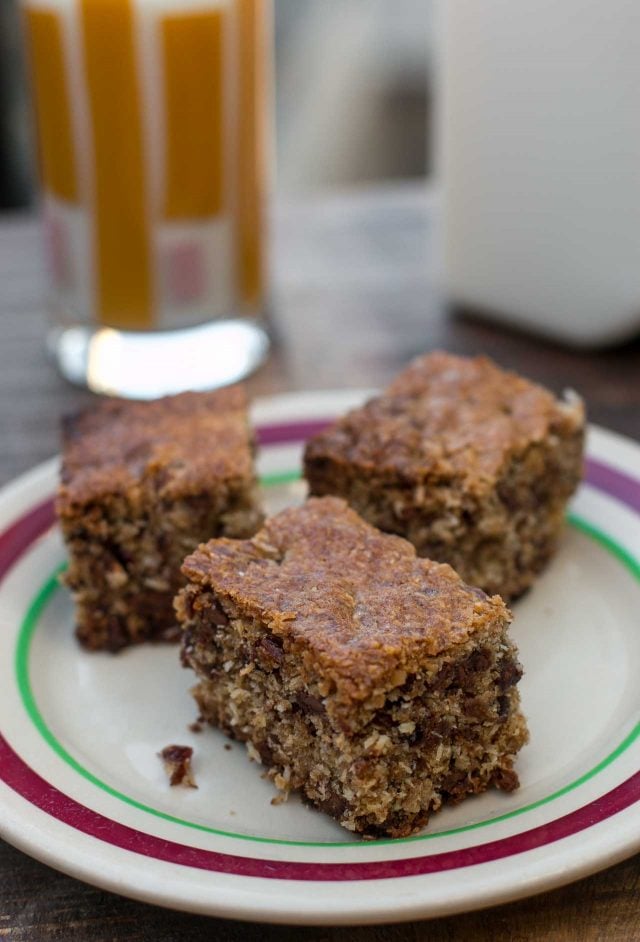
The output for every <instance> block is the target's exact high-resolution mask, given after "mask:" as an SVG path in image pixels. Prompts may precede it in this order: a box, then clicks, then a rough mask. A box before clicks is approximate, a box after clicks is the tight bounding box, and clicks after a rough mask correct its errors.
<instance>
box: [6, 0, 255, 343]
mask: <svg viewBox="0 0 640 942" xmlns="http://www.w3.org/2000/svg"><path fill="white" fill-rule="evenodd" d="M267 3H268V0H24V8H25V9H24V22H25V35H26V41H27V48H28V54H29V60H30V65H31V74H32V88H33V97H34V104H35V115H36V125H37V130H38V141H39V158H40V160H39V162H40V168H41V179H42V191H43V214H44V220H45V230H46V235H47V243H48V247H49V257H50V261H51V270H52V276H53V291H54V304H55V308H56V311H57V312H58V314H59V316H60V317H61V318H62V319H63V320H64V321H67V322H68V323H73V324H87V325H99V326H102V327H109V328H116V329H118V330H122V331H129V330H132V331H147V330H163V329H175V328H181V327H188V326H190V325H194V324H200V323H203V322H205V321H208V320H212V319H216V318H225V317H228V316H229V315H230V314H232V315H233V316H234V317H237V316H245V315H246V316H252V315H254V314H255V313H256V312H258V311H259V310H260V309H261V307H262V305H263V301H264V290H265V289H264V265H265V232H264V209H265V188H266V177H267V149H268V145H267V133H266V126H267V120H268V114H267V109H266V99H267V97H268V85H269V81H268V80H269V71H268V58H269V56H268V45H267V40H268V37H267V31H268V26H267V24H268V15H267V9H266V5H267Z"/></svg>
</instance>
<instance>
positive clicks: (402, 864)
mask: <svg viewBox="0 0 640 942" xmlns="http://www.w3.org/2000/svg"><path fill="white" fill-rule="evenodd" d="M0 768H1V769H2V778H3V779H4V781H5V782H6V784H7V785H9V786H10V787H11V788H13V789H14V790H15V791H16V792H18V793H19V794H20V795H22V796H23V798H26V799H27V801H29V802H31V804H33V805H36V807H38V808H41V809H42V810H43V811H45V812H46V813H47V814H49V815H51V816H52V817H54V818H57V819H58V821H62V822H64V823H65V824H68V825H69V826H70V827H72V828H74V829H75V830H77V831H82V833H83V834H88V835H90V836H91V837H94V838H97V839H98V840H100V841H104V842H105V843H107V844H112V845H113V846H115V847H120V848H122V849H123V850H127V851H131V852H132V853H135V854H140V855H141V856H143V857H152V858H154V859H155V860H162V861H165V862H167V863H173V864H179V865H180V866H183V867H195V868H196V869H198V870H211V871H216V872H219V873H231V874H234V875H237V876H244V877H261V878H263V879H270V880H305V881H308V880H313V881H321V882H327V881H334V882H345V881H350V880H387V879H390V878H398V877H414V876H419V875H421V874H428V873H441V872H443V871H446V870H458V869H460V868H461V867H471V866H476V865H478V864H483V863H490V862H491V861H494V860H502V859H504V858H505V857H512V856H514V855H516V854H522V853H525V852H526V851H529V850H533V849H535V848H537V847H545V846H546V845H547V844H552V843H554V842H555V841H559V840H562V838H565V837H570V836H571V835H572V834H577V833H578V832H580V831H582V830H584V829H585V828H589V827H593V825H594V824H598V823H599V822H600V821H605V820H606V819H607V818H610V817H611V816H612V815H614V814H616V813H617V812H619V811H622V810H624V809H625V808H628V807H629V805H632V804H634V803H635V802H637V801H638V800H640V772H637V773H636V774H635V775H633V776H632V777H631V778H629V779H627V781H626V782H623V783H622V784H621V785H618V787H617V788H614V789H613V790H612V791H610V792H607V794H606V795H603V796H602V797H601V798H597V799H596V800H595V801H592V802H589V804H587V805H584V806H583V807H582V808H578V809H577V810H576V811H572V812H571V813H570V814H566V815H563V816H562V817H561V818H557V819H556V820H555V821H550V822H549V823H548V824H544V825H541V826H540V827H536V828H530V829H529V830H528V831H523V832H522V833H520V834H514V835H512V836H511V837H505V838H502V839H501V840H496V841H489V842H488V843H485V844H479V845H477V846H476V847H466V848H463V849H461V850H453V851H445V852H444V853H440V854H430V855H425V856H420V857H409V858H406V859H404V860H379V861H377V860H376V861H366V862H353V863H312V862H306V861H301V862H300V861H288V860H260V859H256V858H253V857H242V856H235V855H234V854H223V853H219V852H218V851H211V850H205V849H204V848H200V847H190V846H189V845H187V844H179V843H176V842H175V841H169V840H165V839H163V838H160V837H155V836H154V835H152V834H147V833H145V832H144V831H137V830H135V829H134V828H130V827H127V826H126V825H124V824H120V823H119V822H118V821H113V820H111V819H109V818H106V817H104V815H101V814H99V813H98V812H97V811H92V810H91V809H90V808H87V807H85V806H84V805H81V804H79V802H77V801H75V800H74V799H73V798H70V797H69V796H68V795H65V794H64V793H63V792H61V791H59V790H58V789H57V788H56V787H55V786H54V785H51V784H50V783H49V782H46V781H45V780H44V779H43V778H41V777H40V776H39V775H38V774H37V773H36V772H34V771H33V770H32V769H30V768H29V767H28V766H27V765H26V763H25V762H23V760H22V759H21V758H20V757H19V756H18V755H17V754H16V753H15V752H14V751H13V749H12V748H11V747H10V746H9V744H8V743H7V741H6V740H5V739H4V738H2V737H1V736H0Z"/></svg>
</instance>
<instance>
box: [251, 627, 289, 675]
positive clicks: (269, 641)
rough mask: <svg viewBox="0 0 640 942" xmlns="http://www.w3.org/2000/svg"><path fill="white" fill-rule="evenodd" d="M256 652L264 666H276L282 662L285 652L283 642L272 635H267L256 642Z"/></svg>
mask: <svg viewBox="0 0 640 942" xmlns="http://www.w3.org/2000/svg"><path fill="white" fill-rule="evenodd" d="M255 654H256V658H257V660H258V661H259V662H260V664H261V665H262V667H266V668H271V669H273V668H275V667H279V666H280V664H282V661H283V659H284V652H283V650H282V643H281V642H280V641H279V639H277V638H274V637H273V636H272V635H265V636H264V637H263V638H260V640H259V641H258V642H257V643H256V646H255Z"/></svg>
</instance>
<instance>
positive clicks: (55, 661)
mask: <svg viewBox="0 0 640 942" xmlns="http://www.w3.org/2000/svg"><path fill="white" fill-rule="evenodd" d="M362 398H363V394H362V393H360V394H358V393H340V394H338V393H320V394H313V395H311V394H309V395H296V396H285V397H277V398H274V399H271V400H268V401H262V402H260V403H259V404H258V405H257V406H256V408H255V418H256V420H257V422H258V425H259V428H260V440H261V442H262V450H261V455H260V470H261V473H262V474H263V475H264V479H265V498H266V501H267V504H268V506H269V509H270V510H276V509H279V508H280V507H281V506H283V505H285V504H287V503H292V502H295V501H298V500H300V499H301V498H302V497H303V494H304V487H303V485H302V484H301V483H300V482H299V481H296V480H295V478H296V476H297V473H298V470H299V462H300V451H301V441H302V440H303V439H304V437H305V436H307V435H308V434H309V433H310V432H311V431H313V430H315V429H317V428H318V427H320V425H321V424H322V423H323V422H324V421H326V420H328V419H330V418H331V417H332V416H335V415H337V414H338V413H340V412H342V411H343V410H344V409H345V408H347V407H349V406H351V405H353V404H354V403H356V402H359V401H361V399H362ZM55 484H56V462H49V463H47V464H46V465H43V466H41V467H39V468H36V469H35V470H34V471H32V472H30V473H29V474H26V475H25V476H24V477H22V478H20V479H19V480H18V481H16V482H15V483H14V484H12V485H10V486H9V487H8V488H6V489H5V491H4V492H2V494H0V533H1V535H0V579H1V582H0V619H1V622H0V734H1V735H0V780H1V781H0V824H1V832H2V834H3V836H4V837H5V838H6V839H7V840H8V841H10V842H11V843H13V844H15V845H16V846H17V847H20V848H22V849H23V850H24V851H26V852H27V853H29V854H32V855H33V856H34V857H37V858H39V859H40V860H43V861H45V862H46V863H48V864H51V865H52V866H54V867H57V868H59V869H60V870H63V871H65V872H67V873H70V874H72V875H74V876H76V877H79V878H80V879H83V880H87V881H88V882H90V883H94V884H96V885H98V886H101V887H104V888H106V889H109V890H114V891H116V892H118V893H122V894H125V895H127V896H132V897H136V898H138V899H143V900H148V901H150V902H153V903H159V904H161V905H163V906H171V907H175V908H179V909H185V910H192V911H194V912H200V913H207V914H211V915H216V916H233V917H238V918H244V919H256V920H265V921H273V922H292V923H334V924H337V923H372V922H387V921H393V920H400V919H410V918H417V917H425V916H437V915H444V914H447V913H453V912H459V911H461V910H465V909H472V908H474V907H481V906H489V905H492V904H495V903H500V902H504V901H506V900H511V899H516V898H518V897H522V896H525V895H527V894H531V893H534V892H538V891H540V890H544V889H549V888H551V887H554V886H558V885H560V884H563V883H566V882H568V881H570V880H574V879H576V878H578V877H581V876H584V875H585V874H588V873H591V872H593V871H594V870H597V869H599V868H602V867H605V866H607V865H609V864H612V863H615V862H616V861H618V860H620V859H622V858H624V857H626V856H629V855H630V854H632V853H633V852H634V851H635V850H637V849H638V848H639V847H640V805H638V800H639V799H640V723H639V719H640V711H639V706H640V687H639V685H638V682H637V678H638V676H640V631H639V630H638V612H639V611H640V562H639V560H640V526H639V522H640V517H639V515H640V447H638V446H637V445H635V444H633V443H631V442H629V441H626V440H624V439H622V438H620V437H619V436H616V435H613V434H611V433H608V432H605V431H602V430H597V429H593V430H592V431H591V434H590V439H589V461H588V467H587V481H586V483H585V484H584V485H583V486H582V488H581V489H580V492H579V494H578V496H577V498H576V499H575V501H574V502H573V504H572V507H571V512H570V525H569V526H568V527H567V531H566V535H565V537H564V539H563V541H562V545H561V547H560V551H559V553H558V555H557V557H556V559H555V560H554V561H553V563H552V565H551V566H550V567H549V569H548V570H547V572H545V574H544V575H543V576H542V578H541V579H540V580H539V581H538V583H537V584H536V586H535V587H534V589H533V590H532V591H531V592H530V593H529V594H528V595H527V596H526V597H525V598H524V599H522V600H521V601H520V602H519V603H518V604H517V605H516V619H515V623H514V626H513V634H514V636H515V638H516V641H517V642H518V645H519V647H520V652H521V658H522V661H523V663H524V666H525V670H526V674H525V677H524V679H523V681H522V685H521V690H522V697H523V703H524V709H525V711H526V713H527V715H528V718H529V724H530V728H531V743H530V745H528V746H527V747H526V748H525V749H524V750H523V751H522V753H521V755H520V758H519V762H518V770H519V773H520V778H521V782H522V785H521V788H520V789H519V791H517V792H515V793H513V794H510V795H505V794H503V793H500V792H497V791H491V792H489V793H487V794H485V795H483V796H481V797H478V798H473V799H469V800H467V801H465V802H463V803H462V804H461V805H458V806H457V807H455V808H447V809H446V810H444V811H443V812H441V813H440V814H438V815H436V816H434V817H433V819H432V822H431V825H430V827H429V828H428V830H427V831H425V832H424V833H422V834H420V835H418V836H416V837H413V838H410V839H406V840H396V841H377V842H363V841H359V840H357V839H355V838H353V837H351V836H350V835H349V834H348V833H347V832H345V831H343V830H342V829H341V828H340V827H339V826H338V825H337V824H335V822H333V821H332V820H330V819H329V818H328V817H326V816H325V815H323V814H321V813H320V812H317V811H314V810H312V809H309V808H307V807H305V806H304V805H302V803H301V802H299V801H298V800H297V799H296V798H292V799H290V801H289V802H288V803H287V804H284V805H280V806H277V807H274V806H272V805H271V804H270V800H271V798H272V796H273V794H274V792H273V789H272V786H271V785H270V784H269V783H268V782H266V781H265V780H263V779H262V778H261V776H260V767H259V766H257V765H255V764H252V763H251V762H250V761H249V759H248V757H247V755H246V753H245V751H244V749H243V748H242V747H240V746H239V745H237V744H234V745H233V747H232V748H231V749H230V750H229V749H228V748H225V739H224V737H223V736H222V735H220V734H219V733H217V732H216V731H214V730H206V731H203V732H202V733H199V734H196V733H193V732H191V731H189V729H188V724H189V723H190V722H191V721H192V720H193V719H194V713H195V710H194V706H193V703H192V701H191V698H190V696H189V693H188V689H189V686H190V684H191V683H192V680H193V678H192V676H191V675H190V673H189V672H188V671H185V670H182V669H181V668H180V667H178V666H177V663H176V662H177V651H176V648H175V647H170V646H158V647H154V646H146V647H139V648H135V649H131V650H128V651H125V652H123V653H121V654H119V655H117V656H112V655H108V654H88V653H86V652H84V651H82V650H81V649H80V648H79V647H78V646H77V644H76V642H75V640H74V638H73V633H72V624H73V615H72V609H71V604H70V601H69V598H68V596H67V593H66V591H65V590H63V589H61V588H59V587H58V586H57V583H56V574H57V573H58V572H59V570H60V568H61V566H62V565H63V563H64V551H63V547H62V543H61V540H60V536H59V533H58V531H57V529H56V527H55V526H54V525H53V516H52V506H51V497H52V494H53V492H54V489H55ZM170 742H178V743H184V744H189V745H192V746H193V747H194V749H195V774H196V777H197V781H198V784H199V789H198V790H197V791H196V790H191V789H179V788H178V789H175V788H174V789H171V788H169V787H168V784H167V780H166V777H165V774H164V771H163V769H162V766H161V763H160V761H159V759H158V757H157V752H158V750H159V749H161V748H162V747H163V746H165V745H166V744H167V743H170Z"/></svg>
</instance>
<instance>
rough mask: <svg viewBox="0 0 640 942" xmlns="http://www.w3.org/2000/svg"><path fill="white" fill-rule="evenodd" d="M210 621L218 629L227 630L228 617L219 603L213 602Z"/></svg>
mask: <svg viewBox="0 0 640 942" xmlns="http://www.w3.org/2000/svg"><path fill="white" fill-rule="evenodd" d="M209 620H210V621H211V622H212V624H214V625H216V626H217V627H218V628H226V626H227V625H228V624H229V619H228V618H227V615H226V614H225V612H224V611H223V610H222V608H221V606H220V603H219V602H213V603H212V605H211V608H210V609H209Z"/></svg>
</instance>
